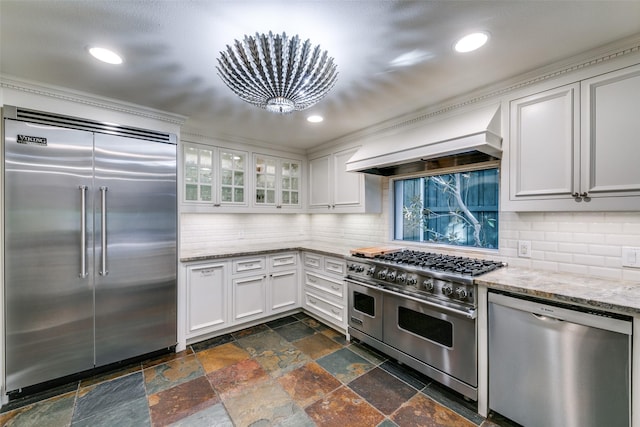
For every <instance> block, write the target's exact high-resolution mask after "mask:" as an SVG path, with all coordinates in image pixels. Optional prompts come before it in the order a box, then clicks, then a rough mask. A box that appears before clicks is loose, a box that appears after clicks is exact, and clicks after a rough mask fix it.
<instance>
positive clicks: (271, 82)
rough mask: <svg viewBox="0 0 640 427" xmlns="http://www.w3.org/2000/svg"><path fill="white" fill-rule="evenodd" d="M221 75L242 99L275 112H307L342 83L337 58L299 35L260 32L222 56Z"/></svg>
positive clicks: (219, 60) (219, 61) (248, 37)
mask: <svg viewBox="0 0 640 427" xmlns="http://www.w3.org/2000/svg"><path fill="white" fill-rule="evenodd" d="M216 68H217V70H218V75H219V76H220V78H221V79H222V81H223V82H224V83H225V84H226V85H227V86H229V88H230V89H231V90H232V91H233V92H235V94H236V95H238V96H239V97H240V98H242V99H243V100H244V101H246V102H248V103H249V104H253V105H256V106H258V107H261V108H264V109H266V110H267V111H271V112H274V113H280V114H286V113H291V112H292V111H294V110H298V111H299V110H304V109H306V108H309V107H311V106H312V105H314V104H315V103H317V102H318V101H320V100H321V99H322V98H323V97H324V96H325V95H326V94H327V92H329V91H330V90H331V88H332V87H333V85H334V84H335V83H336V79H337V77H338V73H337V71H336V68H337V67H336V64H335V63H334V62H333V58H330V57H329V55H328V54H327V51H326V50H325V51H321V49H320V46H315V47H313V48H312V47H311V41H310V40H308V39H307V41H305V42H304V43H300V38H299V37H298V36H297V35H296V36H294V37H291V38H289V37H288V36H287V34H286V33H282V34H281V35H280V34H276V35H273V34H272V33H271V32H269V34H268V35H265V34H258V33H256V35H255V37H251V36H245V37H244V40H243V41H242V42H240V41H238V40H235V43H234V45H233V47H232V46H229V45H227V49H226V50H225V51H223V52H220V57H219V58H218V66H217V67H216Z"/></svg>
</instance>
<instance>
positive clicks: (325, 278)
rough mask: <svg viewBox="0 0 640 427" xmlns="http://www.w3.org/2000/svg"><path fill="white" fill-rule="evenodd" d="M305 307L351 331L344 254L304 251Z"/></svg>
mask: <svg viewBox="0 0 640 427" xmlns="http://www.w3.org/2000/svg"><path fill="white" fill-rule="evenodd" d="M302 257H303V260H304V261H303V262H304V301H303V307H304V309H305V310H307V311H308V312H309V313H310V314H311V315H314V316H315V317H318V318H319V319H320V320H323V321H326V322H327V323H329V324H331V325H333V326H335V327H336V328H337V329H339V330H341V331H343V332H345V333H346V331H347V316H346V307H347V291H346V284H345V281H344V275H345V272H346V264H345V261H344V260H343V259H341V258H336V257H330V256H324V255H319V254H315V253H310V252H303V254H302Z"/></svg>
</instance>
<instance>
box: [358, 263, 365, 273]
mask: <svg viewBox="0 0 640 427" xmlns="http://www.w3.org/2000/svg"><path fill="white" fill-rule="evenodd" d="M356 271H357V272H358V273H362V272H363V271H364V266H363V265H359V266H358V267H356Z"/></svg>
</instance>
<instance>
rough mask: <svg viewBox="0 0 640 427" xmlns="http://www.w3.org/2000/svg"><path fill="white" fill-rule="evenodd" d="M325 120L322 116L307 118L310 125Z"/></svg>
mask: <svg viewBox="0 0 640 427" xmlns="http://www.w3.org/2000/svg"><path fill="white" fill-rule="evenodd" d="M323 120H324V118H323V117H322V116H309V117H307V121H308V122H310V123H320V122H321V121H323Z"/></svg>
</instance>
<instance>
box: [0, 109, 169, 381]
mask: <svg viewBox="0 0 640 427" xmlns="http://www.w3.org/2000/svg"><path fill="white" fill-rule="evenodd" d="M3 121H4V180H3V184H4V188H3V195H4V268H5V277H4V283H5V307H4V313H5V390H6V391H7V392H17V391H19V390H20V389H23V388H25V387H28V386H31V385H35V384H38V383H42V382H45V381H48V380H52V379H56V378H59V377H63V376H67V375H70V374H75V373H78V372H81V371H85V370H90V369H92V368H94V367H99V366H104V365H108V364H110V363H113V362H118V361H122V360H125V359H128V358H132V357H135V356H139V355H143V354H146V353H150V352H154V351H156V350H161V349H166V348H170V347H172V346H174V345H175V344H176V292H177V289H176V267H177V257H176V229H177V214H176V211H177V199H176V188H177V187H176V138H175V135H171V134H166V133H161V132H153V131H145V130H141V129H136V128H130V127H120V126H114V125H109V124H103V123H97V122H92V121H86V120H80V119H74V118H70V117H65V116H58V115H55V114H47V113H41V112H35V111H29V110H24V109H20V108H15V107H10V106H5V107H4V108H3Z"/></svg>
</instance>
